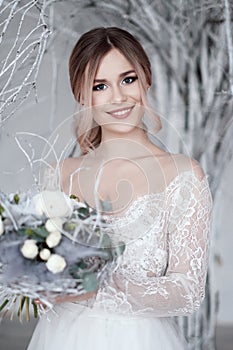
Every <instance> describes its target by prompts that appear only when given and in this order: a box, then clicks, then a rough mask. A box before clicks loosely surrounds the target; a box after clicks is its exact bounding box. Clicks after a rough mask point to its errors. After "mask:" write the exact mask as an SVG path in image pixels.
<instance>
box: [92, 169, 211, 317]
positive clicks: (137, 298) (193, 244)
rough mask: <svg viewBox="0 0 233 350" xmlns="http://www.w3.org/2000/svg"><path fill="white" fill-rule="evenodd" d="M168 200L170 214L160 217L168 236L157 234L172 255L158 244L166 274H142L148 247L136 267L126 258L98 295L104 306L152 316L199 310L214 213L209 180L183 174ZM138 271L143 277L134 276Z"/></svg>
mask: <svg viewBox="0 0 233 350" xmlns="http://www.w3.org/2000/svg"><path fill="white" fill-rule="evenodd" d="M197 176H199V177H197ZM166 198H167V199H166V209H165V213H163V214H164V215H160V217H161V218H163V220H164V225H163V229H164V231H166V234H165V235H163V234H162V233H161V232H160V233H159V232H158V231H157V232H154V235H157V236H158V235H160V236H159V239H160V237H161V240H162V239H164V240H165V238H163V237H166V240H165V243H164V245H163V246H160V248H161V247H165V248H164V250H165V251H166V253H167V254H165V251H164V250H163V249H159V247H158V246H156V244H158V243H156V244H155V243H154V247H153V249H154V251H155V252H156V254H157V258H158V255H161V256H162V257H163V259H162V258H161V259H160V260H159V258H158V261H160V262H161V263H162V262H163V264H164V268H163V269H161V270H160V272H161V273H160V274H159V273H158V272H157V274H153V273H152V272H153V268H152V266H148V267H147V269H148V271H147V273H146V274H145V273H143V271H141V272H140V269H141V268H143V270H145V266H146V265H145V261H144V260H143V259H145V255H144V254H143V252H142V249H143V247H142V249H141V251H140V254H139V255H138V257H137V261H136V259H135V257H134V256H133V255H132V256H131V257H130V259H131V260H132V261H133V263H132V264H131V265H130V264H129V265H128V266H125V265H124V257H123V261H122V262H120V263H119V266H118V268H117V270H116V271H115V273H113V274H112V277H111V280H110V281H109V282H108V283H106V284H105V285H104V286H103V288H102V289H100V290H99V292H98V294H97V299H96V305H98V306H99V307H101V308H104V309H105V310H108V311H110V312H111V311H113V312H117V313H124V314H137V315H139V314H142V315H144V316H145V315H146V316H147V317H148V316H152V317H153V316H156V317H168V316H182V315H189V314H191V313H193V312H194V311H195V310H197V309H198V308H199V306H200V304H201V302H202V300H203V298H204V295H205V282H206V274H207V267H208V251H209V231H210V219H211V209H212V197H211V194H210V190H209V185H208V181H207V178H206V177H205V176H204V177H203V176H202V179H200V173H197V174H195V173H194V172H193V171H188V172H186V173H185V172H184V173H183V174H182V173H181V174H180V175H179V176H178V177H177V178H176V179H175V180H174V181H173V182H172V183H171V185H170V186H169V187H168V191H167V194H166ZM157 226H158V225H157ZM160 227H161V225H160ZM152 233H153V232H152ZM153 242H158V240H154V241H153ZM148 244H150V243H149V242H148ZM147 251H148V250H147ZM151 251H152V250H151V249H150V250H149V252H150V253H149V254H150V255H151V254H152V253H151ZM126 254H127V251H126ZM140 256H141V259H140ZM164 257H165V258H166V259H165V260H166V263H165V262H164ZM148 259H150V256H149V255H148ZM153 259H154V257H153ZM158 261H157V264H158ZM148 265H152V264H151V263H150V264H148ZM136 269H137V272H139V273H136V274H135V273H134V272H135V271H134V270H136ZM144 272H145V271H144Z"/></svg>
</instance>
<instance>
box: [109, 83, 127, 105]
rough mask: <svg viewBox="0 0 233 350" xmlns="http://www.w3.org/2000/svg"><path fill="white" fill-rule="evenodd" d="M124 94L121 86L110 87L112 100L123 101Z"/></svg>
mask: <svg viewBox="0 0 233 350" xmlns="http://www.w3.org/2000/svg"><path fill="white" fill-rule="evenodd" d="M126 98H127V96H126V94H125V92H124V88H123V87H122V86H119V85H118V86H113V87H112V102H113V103H114V102H124V101H126Z"/></svg>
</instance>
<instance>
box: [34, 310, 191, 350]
mask: <svg viewBox="0 0 233 350" xmlns="http://www.w3.org/2000/svg"><path fill="white" fill-rule="evenodd" d="M59 349H61V350H62V349H67V350H130V349H132V350H185V349H187V347H186V346H185V343H184V340H183V339H182V338H181V336H180V335H178V332H177V329H176V326H175V324H174V321H173V319H172V318H145V317H142V316H140V317H129V316H121V315H118V314H107V313H106V312H101V311H99V310H98V311H96V310H94V309H91V308H87V307H84V306H82V305H79V304H75V303H67V304H63V305H59V306H58V307H56V313H54V312H51V311H50V312H49V313H48V314H47V315H45V316H43V317H42V318H41V319H40V320H39V322H38V324H37V326H36V329H35V331H34V333H33V336H32V339H31V341H30V344H29V346H28V350H59Z"/></svg>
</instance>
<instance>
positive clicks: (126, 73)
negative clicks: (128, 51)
mask: <svg viewBox="0 0 233 350" xmlns="http://www.w3.org/2000/svg"><path fill="white" fill-rule="evenodd" d="M131 73H136V72H135V70H127V72H123V73H121V74H120V75H119V77H120V78H123V77H125V76H126V75H128V74H131ZM106 81H107V80H106V79H95V80H94V83H106Z"/></svg>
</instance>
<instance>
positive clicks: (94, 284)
mask: <svg viewBox="0 0 233 350" xmlns="http://www.w3.org/2000/svg"><path fill="white" fill-rule="evenodd" d="M82 285H83V288H84V289H85V290H86V291H87V292H93V291H95V290H96V289H97V288H98V280H97V278H96V275H95V274H94V273H89V274H86V275H85V276H84V277H83V282H82Z"/></svg>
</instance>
